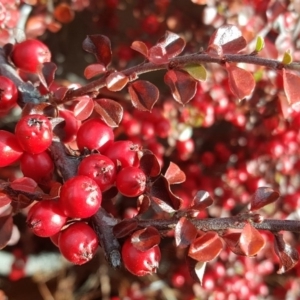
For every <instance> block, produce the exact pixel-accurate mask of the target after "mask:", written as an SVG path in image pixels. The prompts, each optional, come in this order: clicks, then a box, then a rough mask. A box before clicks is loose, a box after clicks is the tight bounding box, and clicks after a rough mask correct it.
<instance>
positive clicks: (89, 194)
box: [59, 175, 102, 218]
mask: <svg viewBox="0 0 300 300" xmlns="http://www.w3.org/2000/svg"><path fill="white" fill-rule="evenodd" d="M101 201H102V193H101V190H100V188H99V187H98V185H97V183H96V182H95V181H94V180H93V179H91V178H89V177H87V176H83V175H78V176H75V177H73V178H71V179H69V180H67V181H66V182H65V183H64V184H63V186H62V188H61V191H60V199H59V205H60V207H61V209H62V211H63V212H64V214H65V215H67V216H68V217H71V218H89V217H91V216H92V215H94V214H95V213H96V212H97V211H98V209H99V208H100V205H101Z"/></svg>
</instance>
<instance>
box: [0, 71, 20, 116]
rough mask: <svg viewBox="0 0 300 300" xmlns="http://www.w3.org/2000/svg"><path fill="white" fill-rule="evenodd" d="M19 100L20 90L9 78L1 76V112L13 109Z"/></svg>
mask: <svg viewBox="0 0 300 300" xmlns="http://www.w3.org/2000/svg"><path fill="white" fill-rule="evenodd" d="M17 100H18V90H17V88H16V86H15V84H14V83H13V82H12V81H11V80H10V79H9V78H7V77H5V76H0V111H5V110H9V109H11V108H13V107H14V106H15V105H16V103H17Z"/></svg>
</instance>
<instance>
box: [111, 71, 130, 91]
mask: <svg viewBox="0 0 300 300" xmlns="http://www.w3.org/2000/svg"><path fill="white" fill-rule="evenodd" d="M128 81H129V79H128V77H127V76H126V75H124V74H123V73H122V72H114V73H111V74H109V75H108V76H107V78H106V80H105V82H106V87H107V89H109V90H110V91H112V92H117V91H120V90H122V89H123V88H124V87H125V86H126V84H127V83H128Z"/></svg>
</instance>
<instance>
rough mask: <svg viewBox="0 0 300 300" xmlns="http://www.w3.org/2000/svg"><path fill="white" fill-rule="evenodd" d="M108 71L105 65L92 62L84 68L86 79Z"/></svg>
mask: <svg viewBox="0 0 300 300" xmlns="http://www.w3.org/2000/svg"><path fill="white" fill-rule="evenodd" d="M105 72H106V68H105V66H103V65H101V64H91V65H88V66H87V67H86V68H85V69H84V73H83V74H84V77H85V78H86V79H90V78H92V77H95V76H97V75H100V74H103V73H105Z"/></svg>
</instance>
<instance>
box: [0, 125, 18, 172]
mask: <svg viewBox="0 0 300 300" xmlns="http://www.w3.org/2000/svg"><path fill="white" fill-rule="evenodd" d="M22 154H23V150H22V148H21V147H20V145H19V143H18V140H17V138H16V136H15V135H14V134H13V133H11V132H8V131H5V130H0V157H1V159H0V167H6V166H9V165H10V164H12V163H14V162H15V161H17V160H18V159H19V158H20V157H21V155H22Z"/></svg>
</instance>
